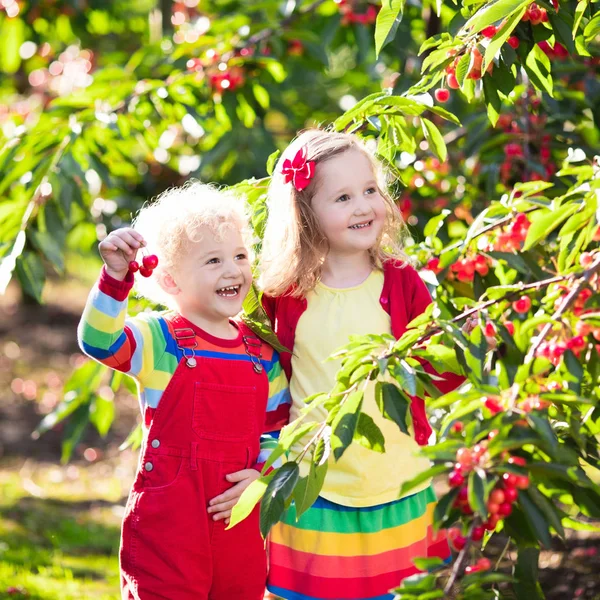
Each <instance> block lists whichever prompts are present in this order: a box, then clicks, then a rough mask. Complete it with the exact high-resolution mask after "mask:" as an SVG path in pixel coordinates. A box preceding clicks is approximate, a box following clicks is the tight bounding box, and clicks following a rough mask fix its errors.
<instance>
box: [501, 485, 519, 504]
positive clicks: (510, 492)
mask: <svg viewBox="0 0 600 600" xmlns="http://www.w3.org/2000/svg"><path fill="white" fill-rule="evenodd" d="M518 496H519V492H518V490H517V489H516V488H506V489H505V490H504V500H506V502H515V501H516V500H517V497H518Z"/></svg>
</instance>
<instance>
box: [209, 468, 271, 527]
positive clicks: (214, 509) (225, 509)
mask: <svg viewBox="0 0 600 600" xmlns="http://www.w3.org/2000/svg"><path fill="white" fill-rule="evenodd" d="M259 477H260V473H259V472H258V471H257V470H256V469H243V470H241V471H236V472H235V473H229V475H226V476H225V478H226V479H227V481H231V482H235V485H234V486H233V487H231V488H229V489H228V490H227V491H226V492H223V493H222V494H220V495H219V496H216V497H215V498H213V499H212V500H211V501H210V502H209V503H208V512H209V513H212V514H213V520H214V521H219V520H220V519H225V523H226V524H227V525H229V517H231V509H232V508H233V507H234V506H235V504H236V502H237V501H238V500H239V499H240V496H241V495H242V492H243V491H244V490H245V489H246V488H247V487H248V486H249V485H250V484H251V483H252V482H253V481H255V480H256V479H258V478H259Z"/></svg>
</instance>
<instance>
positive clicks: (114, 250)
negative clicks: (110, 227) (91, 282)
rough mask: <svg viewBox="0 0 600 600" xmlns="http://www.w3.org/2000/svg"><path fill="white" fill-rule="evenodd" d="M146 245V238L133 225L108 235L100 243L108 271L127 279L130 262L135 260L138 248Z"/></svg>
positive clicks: (112, 275)
mask: <svg viewBox="0 0 600 600" xmlns="http://www.w3.org/2000/svg"><path fill="white" fill-rule="evenodd" d="M145 245H146V242H145V241H144V238H143V237H142V236H141V235H140V234H139V233H138V232H137V231H135V230H134V229H132V228H131V227H123V228H121V229H117V230H116V231H113V232H112V233H110V234H109V235H107V236H106V237H105V238H104V239H103V240H102V241H101V242H100V244H98V249H99V250H100V256H101V257H102V260H103V261H104V264H105V265H106V272H107V273H108V274H109V275H110V276H111V277H114V278H115V279H119V280H121V281H122V280H123V279H125V276H126V275H127V271H129V263H130V262H131V261H132V260H135V256H136V254H137V251H138V249H139V248H141V247H142V246H145Z"/></svg>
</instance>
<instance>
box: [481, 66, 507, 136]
mask: <svg viewBox="0 0 600 600" xmlns="http://www.w3.org/2000/svg"><path fill="white" fill-rule="evenodd" d="M483 93H484V95H485V102H486V105H487V113H488V119H489V120H490V123H491V124H492V126H493V127H495V126H496V123H497V121H498V117H499V115H500V111H501V110H502V102H501V100H500V96H499V95H498V90H497V89H496V86H495V84H494V78H493V77H491V76H487V75H486V76H485V77H484V78H483Z"/></svg>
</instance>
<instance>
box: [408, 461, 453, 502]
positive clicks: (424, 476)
mask: <svg viewBox="0 0 600 600" xmlns="http://www.w3.org/2000/svg"><path fill="white" fill-rule="evenodd" d="M447 472H448V467H447V466H446V465H435V466H433V467H430V468H429V469H427V470H426V471H421V472H420V473H419V474H418V475H417V476H416V477H413V478H412V479H410V480H408V481H405V482H404V483H403V484H402V486H401V488H400V494H399V497H400V498H402V497H403V496H406V494H408V492H410V491H411V490H413V489H414V488H416V487H417V486H418V485H421V484H422V483H424V482H425V481H428V480H429V479H431V478H432V477H435V476H436V475H440V474H441V473H447Z"/></svg>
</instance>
